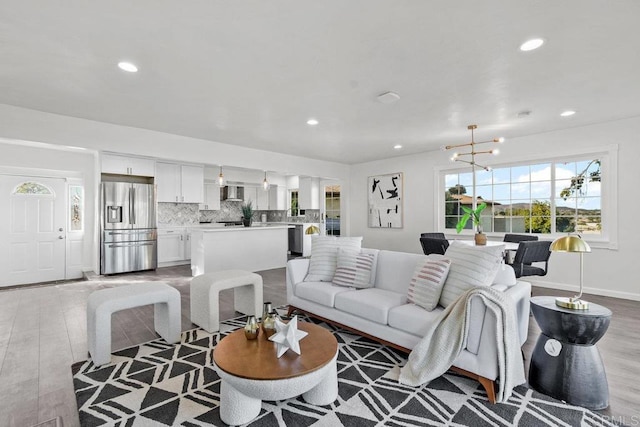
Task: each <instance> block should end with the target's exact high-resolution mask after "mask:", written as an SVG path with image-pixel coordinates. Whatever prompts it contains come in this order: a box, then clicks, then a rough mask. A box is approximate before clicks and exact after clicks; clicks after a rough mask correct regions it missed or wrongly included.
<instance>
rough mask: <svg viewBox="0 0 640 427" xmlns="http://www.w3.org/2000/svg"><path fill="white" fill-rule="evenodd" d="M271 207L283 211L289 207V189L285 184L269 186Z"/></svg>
mask: <svg viewBox="0 0 640 427" xmlns="http://www.w3.org/2000/svg"><path fill="white" fill-rule="evenodd" d="M269 209H271V210H274V211H283V210H285V209H287V189H286V187H285V186H284V185H273V184H272V185H271V187H269Z"/></svg>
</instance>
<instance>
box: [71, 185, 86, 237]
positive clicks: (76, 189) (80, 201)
mask: <svg viewBox="0 0 640 427" xmlns="http://www.w3.org/2000/svg"><path fill="white" fill-rule="evenodd" d="M83 229H84V188H83V187H82V186H79V185H70V186H69V230H70V231H82V230H83Z"/></svg>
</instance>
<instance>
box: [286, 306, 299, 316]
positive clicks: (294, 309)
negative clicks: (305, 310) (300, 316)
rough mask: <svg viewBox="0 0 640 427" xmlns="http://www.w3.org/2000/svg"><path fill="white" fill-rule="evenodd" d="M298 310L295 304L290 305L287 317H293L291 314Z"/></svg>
mask: <svg viewBox="0 0 640 427" xmlns="http://www.w3.org/2000/svg"><path fill="white" fill-rule="evenodd" d="M296 310H297V308H295V307H294V306H292V305H290V306H289V309H288V310H287V317H291V314H292V313H293V312H294V311H296Z"/></svg>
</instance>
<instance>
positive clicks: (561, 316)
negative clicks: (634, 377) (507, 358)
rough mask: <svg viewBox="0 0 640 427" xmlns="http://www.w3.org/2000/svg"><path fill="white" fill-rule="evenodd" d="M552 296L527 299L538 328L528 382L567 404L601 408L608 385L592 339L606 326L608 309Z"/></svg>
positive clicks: (604, 329) (597, 337) (600, 334)
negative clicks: (569, 304)
mask: <svg viewBox="0 0 640 427" xmlns="http://www.w3.org/2000/svg"><path fill="white" fill-rule="evenodd" d="M555 300H556V299H555V297H547V296H544V297H533V298H531V311H532V312H533V316H534V317H535V319H536V322H538V325H539V326H540V329H541V330H542V333H541V334H540V337H538V341H537V342H536V346H535V348H534V350H533V354H532V355H531V365H530V366H529V385H530V386H531V387H533V388H534V389H535V390H537V391H539V392H541V393H544V394H546V395H549V396H551V397H555V398H556V399H559V400H563V401H565V402H567V403H570V404H572V405H578V406H582V407H585V408H588V409H604V408H606V407H607V406H609V385H608V383H607V374H606V373H605V371H604V365H603V363H602V358H601V357H600V352H599V351H598V348H597V347H596V346H595V343H596V342H598V340H599V339H600V338H602V337H603V336H604V334H605V332H607V328H609V322H610V321H611V310H609V309H608V308H606V307H603V306H601V305H598V304H593V303H589V309H588V310H571V309H568V308H563V307H559V306H557V305H556V301H555Z"/></svg>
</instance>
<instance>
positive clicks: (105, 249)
mask: <svg viewBox="0 0 640 427" xmlns="http://www.w3.org/2000/svg"><path fill="white" fill-rule="evenodd" d="M100 200H101V203H100V205H101V212H100V214H101V217H102V221H101V222H102V227H101V236H100V274H114V273H125V272H128V271H140V270H153V269H155V268H157V267H158V246H157V239H158V232H157V230H156V198H155V186H154V185H153V184H138V183H131V182H102V183H101V187H100Z"/></svg>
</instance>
